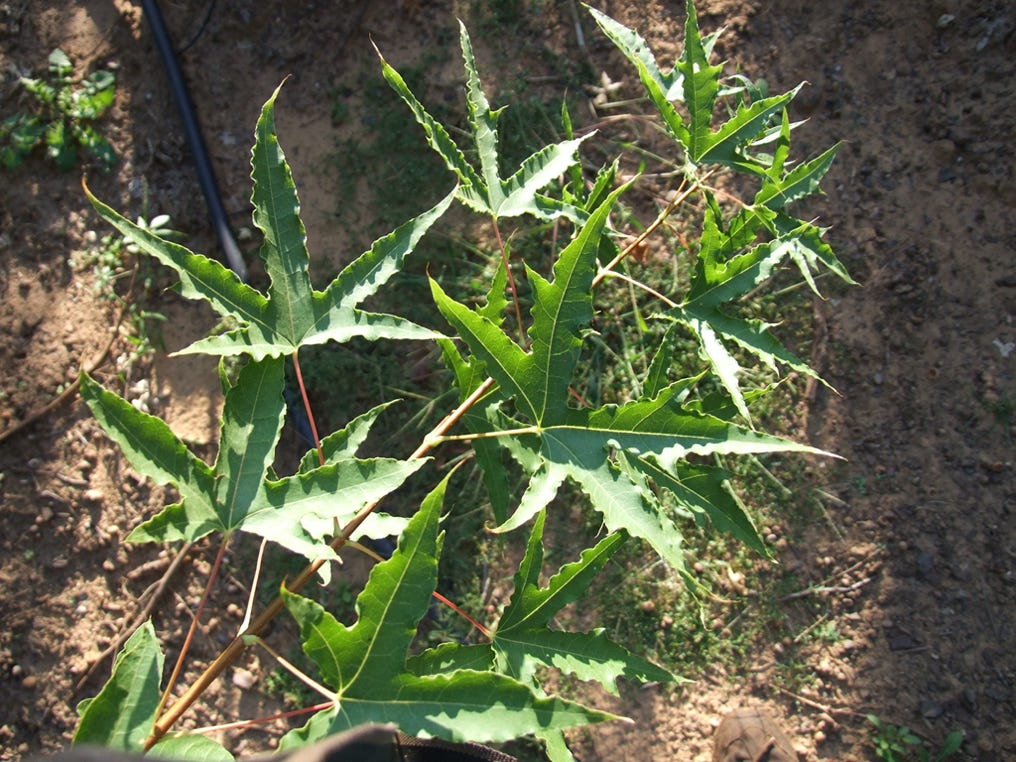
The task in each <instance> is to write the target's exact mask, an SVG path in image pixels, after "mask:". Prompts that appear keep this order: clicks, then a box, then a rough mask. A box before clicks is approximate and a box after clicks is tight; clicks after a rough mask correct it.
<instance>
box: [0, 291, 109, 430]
mask: <svg viewBox="0 0 1016 762" xmlns="http://www.w3.org/2000/svg"><path fill="white" fill-rule="evenodd" d="M127 306H128V302H127V301H126V300H124V303H123V305H122V306H121V307H120V314H119V315H117V317H116V322H115V323H113V335H112V336H110V338H109V341H108V342H107V343H106V346H105V348H104V349H103V350H102V351H101V352H99V354H97V355H96V356H95V358H94V359H93V360H92V361H91V362H90V363H88V364H87V365H82V366H81V369H82V370H83V371H84V372H85V373H87V374H89V375H91V374H92V373H94V372H95V369H96V368H98V367H99V366H100V365H102V363H104V362H105V361H106V356H107V355H108V354H109V353H110V350H112V349H113V345H114V344H115V343H116V340H117V338H119V336H120V324H121V323H122V322H123V317H124V315H125V314H127ZM79 386H81V374H80V373H79V374H78V375H77V378H75V379H74V381H73V382H72V383H71V385H70V386H68V387H67V388H66V389H64V390H63V391H62V392H60V394H58V395H57V396H56V397H54V398H53V399H52V400H51V401H49V402H48V403H46V404H45V405H43V406H42V407H41V408H39V409H38V410H36V411H35V412H34V413H30V414H29V415H28V416H26V417H25V418H23V419H22V420H21V421H19V422H18V423H16V424H14V425H13V426H11V427H10V428H9V429H7V430H6V431H3V432H0V442H3V441H4V440H6V439H9V438H10V437H12V436H14V435H15V434H17V433H18V432H19V431H21V430H22V429H25V428H28V427H29V426H31V425H32V424H33V423H35V422H36V421H38V420H40V419H42V418H45V417H46V416H47V415H49V414H50V413H52V412H53V411H54V410H56V409H57V408H58V407H60V406H61V405H62V404H63V403H65V402H66V401H67V400H69V399H70V398H71V397H73V396H74V395H75V394H77V393H78V387H79Z"/></svg>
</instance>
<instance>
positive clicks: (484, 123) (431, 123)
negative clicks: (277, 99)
mask: <svg viewBox="0 0 1016 762" xmlns="http://www.w3.org/2000/svg"><path fill="white" fill-rule="evenodd" d="M459 40H460V43H461V46H462V58H463V61H464V63H465V68H466V74H467V83H466V103H467V105H468V108H469V126H470V128H471V130H472V137H473V145H474V146H475V148H476V152H477V156H478V158H479V161H480V167H479V170H477V169H475V168H474V167H473V165H471V164H470V163H469V161H468V160H467V159H466V157H465V154H463V152H462V150H461V149H460V148H459V147H458V145H456V143H455V141H454V140H452V138H451V136H450V135H449V134H448V130H447V129H446V128H445V127H444V125H442V124H441V123H440V122H438V121H437V120H436V119H434V117H432V116H431V115H430V114H429V113H427V110H426V108H424V106H423V104H422V103H420V101H419V100H417V98H416V96H415V95H413V93H412V91H411V90H410V89H409V86H408V85H407V84H406V82H405V80H404V79H403V78H402V76H401V75H400V74H399V73H398V72H397V71H396V70H395V69H394V68H392V66H391V65H390V64H389V63H388V62H387V61H385V59H384V57H383V56H381V52H380V51H378V56H379V57H380V58H381V68H382V73H383V75H384V78H385V79H386V80H387V81H388V84H389V85H391V87H392V89H393V90H395V92H396V93H398V95H399V97H401V98H402V100H404V101H405V102H406V104H407V105H408V106H409V108H410V110H411V111H412V112H413V116H414V117H415V118H416V121H417V122H419V124H420V126H421V127H423V130H424V133H425V134H426V137H427V142H428V143H429V144H430V146H431V148H433V149H434V150H435V151H436V152H437V153H438V155H439V156H440V157H441V158H442V159H443V160H444V162H445V164H446V165H447V166H448V168H449V169H450V170H451V171H452V172H454V173H455V175H456V177H457V178H458V180H459V187H458V190H457V196H458V198H459V200H460V201H462V203H464V204H465V205H466V206H468V207H469V208H470V209H473V210H474V211H477V212H480V213H481V214H489V215H490V216H492V217H494V218H507V217H518V216H520V215H523V214H531V215H533V216H535V217H538V218H540V219H544V220H551V219H555V218H557V217H560V216H565V217H568V218H569V219H571V220H574V221H581V220H583V219H584V218H585V213H584V212H583V211H582V210H581V209H579V208H577V207H575V206H573V205H571V204H568V203H565V202H563V201H560V200H558V199H554V198H551V197H550V196H547V195H545V194H543V193H541V192H540V191H542V190H543V189H544V188H545V187H546V186H547V185H549V184H550V183H551V182H553V181H554V180H555V179H556V178H557V177H559V176H560V175H562V174H564V173H565V172H566V171H568V170H569V169H570V168H571V167H573V166H574V165H575V164H576V163H577V159H576V158H575V152H576V151H577V150H578V147H579V145H580V144H581V143H582V141H583V140H585V139H586V137H589V136H588V135H587V136H586V137H583V138H578V139H573V140H566V141H563V142H561V143H555V144H553V145H549V146H546V147H544V148H542V149H540V150H539V151H537V152H535V153H534V154H532V155H531V156H530V157H529V158H527V159H526V160H525V161H523V162H522V165H521V166H520V167H519V169H518V170H517V171H516V172H515V173H514V174H512V175H511V176H510V177H508V178H507V179H502V178H501V170H500V168H499V166H498V137H497V121H498V117H499V116H500V115H501V111H502V110H503V109H498V110H496V111H492V110H491V108H490V103H489V102H488V101H487V96H486V95H485V94H484V92H483V88H482V86H481V84H480V76H479V74H478V73H477V70H476V61H475V59H474V57H473V47H472V43H471V42H470V40H469V34H468V33H467V32H466V27H465V25H464V24H462V23H461V22H459Z"/></svg>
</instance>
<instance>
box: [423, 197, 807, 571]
mask: <svg viewBox="0 0 1016 762" xmlns="http://www.w3.org/2000/svg"><path fill="white" fill-rule="evenodd" d="M623 190H624V188H620V189H618V190H616V191H615V192H614V193H612V194H611V195H610V196H608V198H607V199H606V201H605V202H604V203H603V204H602V205H601V206H600V207H599V208H598V209H597V210H596V211H594V212H593V213H592V214H591V215H590V217H589V220H588V221H587V223H586V224H585V225H584V226H583V227H582V228H581V229H580V230H579V232H578V234H577V235H576V237H575V238H574V240H573V241H572V242H571V243H570V244H569V245H568V246H567V247H566V248H565V249H564V250H563V251H562V252H561V255H560V258H559V260H558V262H557V263H556V264H555V266H554V279H553V281H547V280H545V279H544V278H542V277H541V276H540V275H539V274H537V273H535V272H532V271H529V273H528V275H529V279H530V282H531V283H532V284H533V290H534V304H533V308H532V327H531V329H530V331H529V335H530V336H531V337H532V348H531V349H530V350H529V351H526V350H524V349H523V348H522V347H520V346H519V345H518V344H517V343H515V341H514V340H512V339H511V338H510V337H509V336H508V335H506V334H505V333H504V331H503V330H502V329H501V327H500V326H499V325H498V324H497V323H495V322H494V321H492V320H490V319H489V318H488V317H486V316H485V315H484V314H482V313H481V312H480V311H479V310H475V309H470V308H468V307H466V306H465V305H462V304H459V303H458V302H455V301H454V300H453V299H451V298H450V297H449V296H447V294H445V293H444V291H443V290H442V289H441V287H440V286H439V285H438V284H437V283H436V282H434V281H432V282H431V290H432V292H433V294H434V298H435V301H436V302H437V305H438V308H439V309H440V310H441V313H442V314H443V315H444V316H445V318H446V319H447V320H448V322H449V323H451V324H452V326H454V327H455V329H456V330H457V332H458V334H459V336H460V337H461V338H462V340H463V341H464V342H465V343H466V345H467V346H468V347H469V350H470V352H471V353H472V354H473V355H474V356H475V357H476V358H477V360H478V361H480V362H482V363H483V365H484V367H485V369H486V371H487V373H488V374H490V376H491V377H492V378H493V379H494V380H495V381H496V382H497V384H498V387H499V394H500V395H501V397H500V399H501V400H502V401H503V402H504V401H507V400H509V399H510V400H511V401H512V404H513V405H514V408H515V410H516V411H517V412H518V414H521V415H522V416H524V418H525V419H526V420H524V421H523V420H518V419H517V418H513V417H510V416H508V415H507V414H504V415H502V419H501V421H500V422H501V426H500V428H501V430H502V432H503V435H502V437H501V438H500V439H499V441H501V442H502V444H503V446H504V447H506V448H507V449H508V451H509V453H510V454H511V455H512V456H513V457H514V458H515V459H516V460H517V461H518V462H519V464H520V465H521V466H522V467H523V469H524V470H525V471H526V472H527V473H529V474H530V477H531V478H530V481H529V485H528V487H527V489H526V491H525V493H524V494H523V496H522V499H521V501H520V504H519V506H518V508H517V509H516V511H515V513H514V514H513V515H512V516H511V517H510V518H509V519H508V520H507V521H506V522H504V523H503V524H502V525H501V527H500V529H501V530H502V531H507V530H510V529H514V528H516V527H518V526H520V525H521V524H523V523H525V522H526V521H528V520H529V519H531V518H532V517H533V516H535V515H536V514H537V513H538V512H539V511H540V510H541V509H543V508H544V507H545V506H546V505H547V504H548V503H549V502H550V500H552V499H553V497H554V496H555V495H556V494H557V491H558V488H559V487H560V486H561V484H562V483H563V482H564V481H565V480H566V479H567V480H571V481H572V482H574V483H575V484H577V485H578V486H579V487H580V488H581V489H582V490H583V492H585V493H586V494H587V495H588V496H589V498H590V500H591V502H592V504H593V507H594V508H595V509H596V510H598V511H600V512H601V513H602V514H603V519H604V523H605V525H606V527H607V529H608V530H611V531H613V530H617V529H624V530H626V531H627V532H628V533H629V534H631V535H634V536H636V537H640V538H642V539H644V540H646V541H647V542H649V544H650V545H652V547H653V548H654V549H655V550H656V551H657V552H658V553H659V554H660V556H662V557H663V558H665V559H666V560H667V561H668V562H670V563H671V564H672V565H673V566H674V567H675V568H677V569H678V570H683V566H684V559H683V550H682V547H681V546H682V538H681V534H680V532H679V531H678V529H677V528H676V526H675V525H674V523H673V521H672V520H671V519H670V517H669V516H668V515H667V513H666V512H665V511H664V510H663V508H662V506H661V504H660V502H659V499H658V498H657V497H656V495H655V494H654V492H653V490H652V488H651V481H650V480H652V481H653V482H655V483H656V484H657V486H660V487H663V488H664V489H669V490H671V491H673V492H674V494H675V495H676V496H677V497H678V499H679V500H688V499H690V498H689V495H691V494H692V492H694V490H692V491H688V490H685V489H676V490H675V489H674V487H675V486H677V485H680V484H681V483H683V482H684V481H686V480H687V479H689V478H690V477H691V476H693V475H696V474H692V473H691V472H689V471H687V470H683V463H684V461H686V460H687V459H688V458H689V457H691V456H702V455H712V454H747V453H759V452H775V451H798V452H819V451H817V450H815V449H814V448H810V447H807V446H805V445H800V444H797V443H794V442H790V441H787V440H784V439H780V438H778V437H773V436H768V435H765V434H759V433H757V432H754V431H751V430H749V429H745V428H743V427H741V426H738V425H736V424H733V423H730V422H728V421H724V420H722V419H720V418H717V417H715V416H711V415H707V414H703V413H701V412H697V411H693V410H686V409H684V408H682V407H681V406H680V404H679V396H680V392H682V391H683V390H684V389H685V385H683V384H681V383H677V384H671V385H670V386H666V387H664V388H663V389H662V390H656V389H654V390H653V391H654V392H656V393H655V394H654V395H652V396H647V395H643V396H642V397H640V398H638V399H636V400H634V401H632V402H630V403H627V404H625V405H621V406H613V405H606V406H603V407H600V408H597V409H593V410H589V409H576V408H572V407H569V406H568V404H567V400H568V394H567V390H568V386H569V384H570V383H571V380H572V375H573V373H574V370H575V366H576V364H577V362H578V358H579V352H580V349H581V345H582V331H583V330H584V329H585V327H586V326H587V325H588V323H589V321H590V320H591V318H592V315H593V307H592V283H593V277H594V275H595V272H596V254H597V251H598V250H599V245H600V237H601V235H602V233H603V229H604V225H605V223H606V219H607V215H608V213H609V211H610V209H611V207H612V206H613V203H614V201H615V200H616V198H617V196H618V195H619V194H620V193H621V192H622V191H623ZM657 476H665V477H666V478H664V479H659V478H657ZM695 494H696V495H697V496H698V497H696V498H695V501H694V504H695V505H696V506H697V507H698V508H699V509H700V510H703V507H702V501H703V500H704V499H705V497H706V495H707V494H709V493H708V492H704V491H701V490H700V491H698V492H695ZM706 502H708V501H706ZM730 511H731V506H730V505H729V504H726V503H725V504H724V505H722V506H716V507H715V515H716V516H717V517H719V519H718V520H719V522H720V523H724V520H723V516H724V514H729V512H730ZM736 523H737V524H738V525H739V526H741V527H745V528H746V527H750V522H748V521H747V519H746V518H745V519H744V520H743V521H741V520H739V521H738V522H736ZM725 525H726V526H729V522H727V523H726V524H725Z"/></svg>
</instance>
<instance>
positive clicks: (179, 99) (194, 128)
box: [141, 0, 247, 280]
mask: <svg viewBox="0 0 1016 762" xmlns="http://www.w3.org/2000/svg"><path fill="white" fill-rule="evenodd" d="M141 6H142V8H143V9H144V12H145V18H147V19H148V25H149V26H150V27H151V29H152V36H153V37H154V38H155V47H156V48H158V50H159V57H160V58H161V59H162V66H163V68H164V69H165V70H166V76H167V77H169V86H170V89H171V90H172V91H173V99H174V100H175V101H176V107H177V110H178V111H179V112H180V121H181V122H183V129H184V133H185V135H186V137H187V145H188V147H189V148H190V152H191V156H192V157H193V158H194V166H195V167H196V168H197V172H198V184H199V185H200V186H201V192H202V194H204V197H205V204H206V206H207V207H208V215H209V216H210V217H211V220H212V227H213V228H214V229H215V234H216V236H218V239H219V245H220V246H221V247H222V251H223V253H224V254H225V255H226V263H227V264H228V265H229V267H230V269H231V270H232V271H233V272H235V273H236V274H237V276H239V278H240V280H246V279H247V266H246V265H245V264H244V261H243V255H242V254H241V253H240V247H239V246H238V245H237V243H236V239H235V238H233V231H232V230H231V229H230V227H229V220H228V218H227V217H226V210H225V209H224V208H223V206H222V197H221V196H220V194H219V184H218V183H217V182H216V180H215V172H214V171H213V169H212V163H211V160H210V159H209V158H208V148H207V147H206V146H205V140H204V137H202V135H201V127H200V126H199V125H198V119H197V114H196V113H195V111H194V104H193V103H192V102H191V99H190V93H189V92H188V90H187V82H186V81H185V80H184V77H183V71H182V70H181V68H180V62H179V60H178V59H177V57H176V52H175V50H174V49H173V43H172V41H171V40H170V39H169V33H168V32H167V31H166V24H165V22H164V21H163V19H162V12H161V11H160V10H159V5H158V3H157V2H156V0H142V2H141Z"/></svg>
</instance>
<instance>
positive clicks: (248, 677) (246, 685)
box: [233, 669, 255, 691]
mask: <svg viewBox="0 0 1016 762" xmlns="http://www.w3.org/2000/svg"><path fill="white" fill-rule="evenodd" d="M254 683H255V678H254V675H252V674H251V673H250V672H248V671H247V670H245V669H234V670H233V685H235V686H236V687H237V688H239V689H240V690H243V691H249V690H250V689H251V688H253V687H254Z"/></svg>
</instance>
